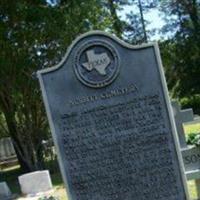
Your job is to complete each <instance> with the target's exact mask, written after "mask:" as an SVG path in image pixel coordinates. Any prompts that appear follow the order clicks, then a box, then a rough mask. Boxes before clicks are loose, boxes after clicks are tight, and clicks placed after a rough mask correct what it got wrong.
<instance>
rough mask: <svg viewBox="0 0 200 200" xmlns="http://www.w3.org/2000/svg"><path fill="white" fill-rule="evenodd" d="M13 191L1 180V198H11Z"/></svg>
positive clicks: (3, 199) (7, 199) (0, 199)
mask: <svg viewBox="0 0 200 200" xmlns="http://www.w3.org/2000/svg"><path fill="white" fill-rule="evenodd" d="M11 196H12V194H11V192H10V189H9V187H8V185H7V184H6V182H0V200H10V199H11Z"/></svg>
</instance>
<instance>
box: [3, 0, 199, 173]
mask: <svg viewBox="0 0 200 200" xmlns="http://www.w3.org/2000/svg"><path fill="white" fill-rule="evenodd" d="M127 6H132V8H133V9H132V11H130V12H129V13H127V15H126V17H123V19H122V17H120V15H124V14H123V13H124V9H125V8H127ZM155 9H156V10H159V11H160V13H161V14H162V16H161V17H162V18H163V19H164V20H165V21H166V25H165V26H164V27H163V28H162V29H161V30H148V29H147V25H148V23H150V22H149V21H150V20H151V19H148V20H149V21H148V20H147V19H146V18H145V15H146V14H147V13H148V12H152V11H153V10H155ZM97 29H98V30H103V31H106V32H109V33H112V34H115V35H116V36H118V37H120V38H121V39H123V40H125V41H127V42H129V43H131V44H140V43H143V42H148V41H151V38H152V36H153V35H154V34H156V33H158V32H159V33H160V35H162V36H164V37H163V38H165V39H162V40H160V41H159V43H160V48H161V54H162V58H163V64H164V67H165V72H166V77H167V81H168V86H169V89H170V94H171V97H172V98H177V99H179V100H180V102H181V103H182V105H183V106H185V107H192V108H193V109H194V111H195V112H196V113H199V114H200V1H199V0H163V1H162V0H160V1H159V0H148V1H147V0H146V1H145V0H87V1H86V0H57V1H56V0H48V1H45V0H17V1H13V0H1V1H0V47H1V48H0V137H4V136H10V137H11V138H12V139H13V143H14V147H15V150H16V152H17V156H18V159H19V163H20V165H21V168H22V169H23V170H24V171H33V170H38V169H42V168H44V167H45V161H46V160H45V159H46V156H45V153H44V152H45V148H44V145H43V143H44V140H47V139H48V138H50V133H49V128H48V124H47V119H46V115H45V112H44V105H43V103H42V100H41V93H40V89H39V85H38V80H37V78H36V76H35V72H36V71H37V70H38V69H41V68H46V67H51V66H52V65H54V64H56V63H58V62H59V61H60V60H61V58H62V57H63V55H64V53H65V52H66V49H67V47H68V46H69V45H70V43H71V42H72V40H73V39H75V38H76V37H77V36H78V35H80V34H82V33H84V32H86V31H89V30H97ZM166 35H168V36H169V37H168V39H167V37H166Z"/></svg>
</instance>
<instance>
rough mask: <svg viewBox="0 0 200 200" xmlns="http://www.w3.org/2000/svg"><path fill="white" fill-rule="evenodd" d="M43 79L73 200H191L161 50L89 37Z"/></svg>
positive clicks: (96, 35) (77, 42) (45, 72)
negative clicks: (162, 65) (161, 59)
mask: <svg viewBox="0 0 200 200" xmlns="http://www.w3.org/2000/svg"><path fill="white" fill-rule="evenodd" d="M38 77H39V80H40V84H41V88H42V94H43V98H44V102H45V106H46V110H47V114H48V118H49V121H50V126H51V131H52V133H53V137H54V142H55V144H56V147H57V151H58V156H59V161H60V167H61V171H62V175H63V179H64V181H65V184H66V188H67V193H68V197H69V199H71V200H134V199H135V200H149V199H151V200H187V199H188V195H187V189H186V182H185V175H184V173H183V164H182V160H181V159H180V157H181V156H180V152H179V149H178V148H179V145H178V142H177V136H176V134H175V128H174V127H175V126H174V122H173V118H172V111H171V107H170V104H169V97H168V94H167V88H166V83H165V79H164V75H163V71H162V68H161V61H160V57H159V50H158V47H157V45H156V44H147V45H143V46H130V45H128V44H126V43H124V42H122V41H120V40H119V39H117V38H114V37H113V36H110V35H108V34H106V33H102V32H91V33H87V34H85V35H83V36H81V37H79V38H78V39H77V40H75V41H74V42H73V44H72V45H71V47H70V48H69V51H68V52H67V54H66V56H65V58H64V59H63V61H62V62H61V64H60V65H58V66H56V67H53V68H50V69H46V70H41V71H39V72H38Z"/></svg>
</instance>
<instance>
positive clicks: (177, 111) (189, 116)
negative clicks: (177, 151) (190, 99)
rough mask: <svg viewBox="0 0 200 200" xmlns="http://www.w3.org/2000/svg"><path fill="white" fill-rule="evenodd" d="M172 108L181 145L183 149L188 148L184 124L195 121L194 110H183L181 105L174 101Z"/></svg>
mask: <svg viewBox="0 0 200 200" xmlns="http://www.w3.org/2000/svg"><path fill="white" fill-rule="evenodd" d="M171 104H172V107H173V112H174V118H175V123H176V129H177V132H178V137H179V143H180V146H181V148H187V143H186V138H185V132H184V129H183V123H186V122H190V121H193V119H194V115H193V110H192V109H190V108H189V109H184V110H181V108H180V105H179V104H178V102H177V101H172V103H171Z"/></svg>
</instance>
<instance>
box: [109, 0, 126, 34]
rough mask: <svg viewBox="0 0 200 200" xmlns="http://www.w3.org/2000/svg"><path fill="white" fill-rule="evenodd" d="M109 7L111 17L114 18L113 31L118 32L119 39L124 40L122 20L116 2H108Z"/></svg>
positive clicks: (112, 0) (110, 0)
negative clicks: (118, 14)
mask: <svg viewBox="0 0 200 200" xmlns="http://www.w3.org/2000/svg"><path fill="white" fill-rule="evenodd" d="M108 5H109V9H110V13H111V16H112V18H113V29H114V30H115V31H116V35H117V36H118V37H119V38H122V33H123V27H122V23H121V21H120V19H119V18H118V16H117V11H116V8H115V4H114V0H108Z"/></svg>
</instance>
